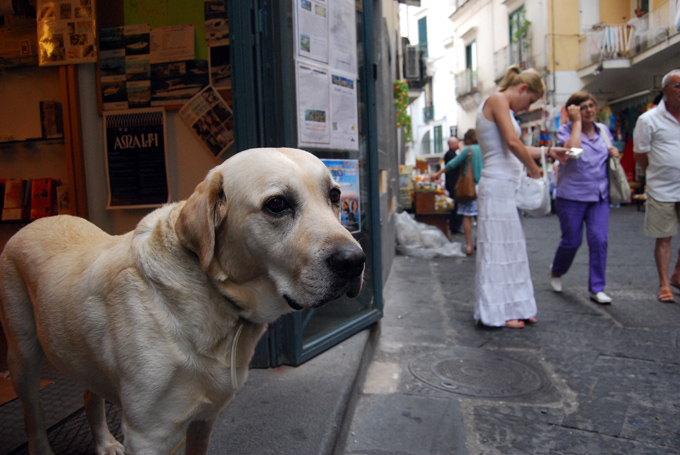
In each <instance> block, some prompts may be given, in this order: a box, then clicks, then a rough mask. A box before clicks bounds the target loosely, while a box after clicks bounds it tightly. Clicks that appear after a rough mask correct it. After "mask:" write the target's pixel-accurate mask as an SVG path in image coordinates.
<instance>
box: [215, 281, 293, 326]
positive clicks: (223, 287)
mask: <svg viewBox="0 0 680 455" xmlns="http://www.w3.org/2000/svg"><path fill="white" fill-rule="evenodd" d="M212 282H213V284H215V286H216V288H217V291H218V292H219V293H220V295H222V297H223V298H224V299H225V300H226V301H227V302H228V303H229V304H230V305H231V306H232V307H233V308H234V309H235V310H236V311H237V313H238V315H239V317H240V318H241V319H243V320H246V321H249V322H251V323H253V324H269V323H271V322H274V321H275V320H276V319H278V318H279V317H280V316H281V315H283V314H285V313H288V312H290V311H292V309H291V308H290V306H288V304H287V303H286V300H285V299H284V298H283V297H281V296H280V295H279V294H278V292H277V290H276V286H275V284H274V283H273V282H272V280H271V279H270V278H269V277H266V276H261V277H257V278H254V279H252V280H249V281H247V282H245V283H235V282H233V281H230V280H228V279H227V280H212ZM263 302H267V304H263Z"/></svg>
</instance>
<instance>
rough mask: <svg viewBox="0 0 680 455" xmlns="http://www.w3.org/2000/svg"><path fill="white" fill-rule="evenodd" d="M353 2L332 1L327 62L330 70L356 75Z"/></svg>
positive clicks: (354, 6)
mask: <svg viewBox="0 0 680 455" xmlns="http://www.w3.org/2000/svg"><path fill="white" fill-rule="evenodd" d="M355 8H356V3H355V1H354V0H333V3H332V9H331V13H332V14H331V15H330V30H329V35H330V40H329V49H328V51H329V54H330V57H329V62H328V64H329V65H330V67H331V68H333V69H335V70H338V71H343V72H345V73H349V74H352V75H356V74H357V26H356V11H355Z"/></svg>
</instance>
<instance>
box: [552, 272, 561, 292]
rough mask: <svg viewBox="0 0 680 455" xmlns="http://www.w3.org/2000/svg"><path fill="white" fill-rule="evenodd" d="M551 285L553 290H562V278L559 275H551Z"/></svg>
mask: <svg viewBox="0 0 680 455" xmlns="http://www.w3.org/2000/svg"><path fill="white" fill-rule="evenodd" d="M550 286H552V290H553V291H555V292H562V278H560V277H558V276H551V277H550Z"/></svg>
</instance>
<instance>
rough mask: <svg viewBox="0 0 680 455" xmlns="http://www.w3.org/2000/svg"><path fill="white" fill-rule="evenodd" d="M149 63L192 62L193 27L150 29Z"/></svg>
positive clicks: (193, 54)
mask: <svg viewBox="0 0 680 455" xmlns="http://www.w3.org/2000/svg"><path fill="white" fill-rule="evenodd" d="M150 41H151V45H150V52H149V61H150V62H151V63H167V62H179V61H183V60H194V59H195V58H196V54H195V52H194V26H193V25H191V24H188V25H173V26H169V27H155V28H152V29H151V38H150Z"/></svg>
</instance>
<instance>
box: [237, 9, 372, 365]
mask: <svg viewBox="0 0 680 455" xmlns="http://www.w3.org/2000/svg"><path fill="white" fill-rule="evenodd" d="M293 1H296V0H252V1H244V2H228V3H229V22H230V35H231V36H230V43H231V46H230V47H231V52H232V54H231V55H232V58H231V61H232V87H233V88H234V89H233V103H234V106H233V107H234V129H235V141H236V149H237V150H245V149H248V148H252V147H297V143H296V139H297V131H296V91H295V59H294V49H293V47H294V45H293V43H294V39H293V33H294V31H293V25H292V24H293V16H292V14H293V11H292V8H293V3H292V2H293ZM372 1H373V0H366V1H364V4H363V11H362V13H361V14H360V20H361V24H360V27H359V28H358V30H357V38H358V39H362V40H363V47H364V52H363V58H364V61H363V62H360V63H359V68H360V74H359V81H360V83H361V90H360V96H361V97H362V99H361V100H360V101H361V102H360V103H359V106H365V107H364V112H362V113H361V115H360V119H361V120H362V121H363V122H364V125H363V131H364V132H365V133H366V134H365V137H363V139H364V140H363V143H362V147H365V156H366V159H365V160H364V162H365V165H366V167H367V169H365V172H364V174H365V179H364V183H363V184H364V185H368V191H366V192H365V193H366V194H367V197H368V207H369V210H368V211H367V213H366V214H365V217H367V219H366V220H365V221H366V223H367V224H368V225H369V226H370V231H369V236H370V239H369V240H368V241H367V240H366V239H364V241H363V242H362V245H363V244H366V245H367V246H368V248H369V250H370V251H366V252H367V253H368V254H367V256H368V266H367V270H368V269H370V275H369V276H367V277H366V284H367V287H368V288H369V289H370V290H371V293H370V295H368V296H366V295H365V293H362V296H360V297H363V299H364V300H365V301H366V300H368V299H370V302H369V303H368V304H367V305H366V308H367V309H366V310H364V311H361V312H359V313H357V314H353V315H351V316H350V317H346V318H345V319H344V320H343V321H342V322H341V323H340V324H337V325H336V326H334V327H332V328H331V329H328V330H325V331H323V333H321V334H315V335H314V336H306V335H305V330H306V329H307V328H308V327H309V325H310V324H313V323H314V318H315V317H316V316H317V315H316V311H315V310H308V311H304V312H294V313H291V314H288V315H285V316H283V317H282V318H280V319H279V320H278V321H276V322H275V323H273V324H270V326H269V328H268V330H267V332H266V333H265V336H264V337H263V339H262V340H261V342H260V344H259V345H258V348H257V350H256V353H255V357H254V358H253V362H252V365H253V366H255V367H273V366H278V365H281V364H289V365H299V364H301V363H303V362H306V361H307V360H309V359H311V358H313V357H314V356H316V355H318V354H320V353H321V352H323V351H325V350H327V349H329V348H330V347H332V346H334V345H336V344H338V343H339V342H341V341H342V340H344V339H346V338H348V337H350V336H352V335H354V334H355V333H357V332H359V331H360V330H363V329H365V328H366V327H368V326H370V325H371V324H373V323H375V322H376V321H377V320H378V319H380V318H381V317H382V308H383V300H382V265H381V260H380V259H381V251H380V248H381V242H380V210H379V207H380V197H379V187H378V138H377V136H376V135H375V134H369V133H368V132H372V131H377V128H375V125H376V102H375V96H376V90H375V74H374V73H375V71H376V66H375V64H374V63H373V61H374V43H373V33H372V28H371V26H372V17H373V13H374V10H373V3H372ZM360 130H362V128H360ZM308 150H309V151H310V152H312V153H314V154H315V155H317V156H319V157H321V158H330V157H332V158H342V159H344V158H345V157H347V156H348V153H346V152H343V151H336V150H330V151H329V150H311V149H308ZM362 164H363V163H362ZM365 249H366V247H365ZM333 304H334V303H330V304H329V305H333Z"/></svg>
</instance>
